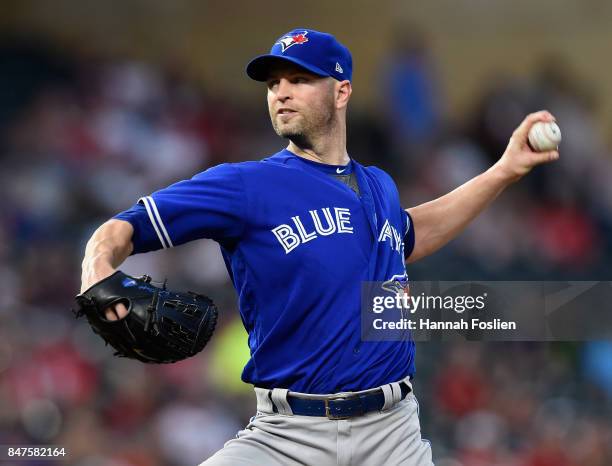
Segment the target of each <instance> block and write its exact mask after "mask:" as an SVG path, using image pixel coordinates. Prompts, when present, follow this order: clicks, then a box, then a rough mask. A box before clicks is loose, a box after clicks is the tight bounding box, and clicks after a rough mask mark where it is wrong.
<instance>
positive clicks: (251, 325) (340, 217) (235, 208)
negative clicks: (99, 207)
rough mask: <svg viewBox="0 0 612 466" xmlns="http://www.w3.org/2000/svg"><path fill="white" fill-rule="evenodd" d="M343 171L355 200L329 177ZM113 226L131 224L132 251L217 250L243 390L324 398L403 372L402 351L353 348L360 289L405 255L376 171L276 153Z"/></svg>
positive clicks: (203, 177)
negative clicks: (196, 246)
mask: <svg viewBox="0 0 612 466" xmlns="http://www.w3.org/2000/svg"><path fill="white" fill-rule="evenodd" d="M351 171H354V172H355V176H356V179H357V182H358V185H359V190H360V196H358V195H357V194H356V193H355V192H354V191H353V190H352V189H351V188H350V187H349V186H348V185H346V184H344V183H342V182H341V181H340V180H338V179H337V178H335V177H333V176H330V175H331V174H334V173H336V172H342V174H349V173H350V172H351ZM115 218H118V219H121V220H126V221H129V222H130V223H131V224H132V225H133V226H134V237H133V243H134V253H140V252H146V251H151V250H156V249H161V248H167V247H172V246H177V245H179V244H182V243H185V242H187V241H191V240H195V239H199V238H212V239H214V240H216V241H218V242H219V244H220V245H221V252H222V254H223V257H224V259H225V263H226V265H227V268H228V271H229V273H230V276H231V278H232V281H233V284H234V286H235V288H236V290H237V293H238V298H239V308H240V315H241V318H242V321H243V323H244V325H245V328H246V329H247V332H248V334H249V346H250V350H251V359H250V360H249V362H248V363H247V365H246V367H245V368H244V371H243V374H242V379H243V380H244V381H245V382H247V383H251V384H254V385H256V386H260V387H266V388H274V387H280V388H288V389H290V390H292V391H299V392H307V393H334V392H338V391H350V390H363V389H366V388H371V387H375V386H379V385H382V384H386V383H390V382H393V381H396V380H399V379H401V378H403V377H405V376H406V375H409V374H410V375H413V374H414V343H413V342H412V341H395V342H384V341H381V342H376V341H373V342H370V341H367V342H362V341H361V319H360V307H361V304H360V293H361V282H362V281H385V280H389V279H391V278H395V277H405V274H406V269H405V263H404V257H405V256H406V257H407V256H408V255H409V254H410V253H411V251H412V249H413V247H414V232H413V229H412V222H411V221H410V218H409V216H408V215H407V213H406V212H405V211H404V210H403V209H402V208H401V206H400V201H399V194H398V192H397V188H396V186H395V183H394V182H393V180H392V179H391V177H390V176H389V175H387V174H386V173H385V172H384V171H382V170H380V169H378V168H375V167H363V166H361V165H360V164H358V163H356V162H355V161H351V163H350V164H349V165H348V166H347V167H337V166H332V165H324V164H319V163H316V162H311V161H308V160H305V159H303V158H301V157H298V156H296V155H295V154H293V153H291V152H289V151H288V150H283V151H281V152H279V153H277V154H275V155H273V156H271V157H269V158H267V159H264V160H262V161H256V162H242V163H235V164H222V165H218V166H216V167H213V168H210V169H208V170H206V171H205V172H202V173H200V174H198V175H196V176H194V177H193V178H192V179H190V180H186V181H181V182H178V183H176V184H173V185H171V186H169V187H167V188H165V189H162V190H160V191H157V192H155V193H153V194H152V195H151V196H148V197H144V198H142V199H141V200H140V201H139V202H138V204H136V205H135V206H133V207H132V208H131V209H129V210H127V211H125V212H122V213H120V214H119V215H117V216H115ZM404 249H405V251H404Z"/></svg>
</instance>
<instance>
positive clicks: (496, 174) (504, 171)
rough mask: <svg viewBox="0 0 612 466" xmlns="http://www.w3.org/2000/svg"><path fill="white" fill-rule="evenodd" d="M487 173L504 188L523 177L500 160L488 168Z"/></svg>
mask: <svg viewBox="0 0 612 466" xmlns="http://www.w3.org/2000/svg"><path fill="white" fill-rule="evenodd" d="M487 173H489V175H490V176H491V177H492V178H493V179H495V180H496V182H497V183H499V184H500V185H501V186H502V187H503V188H505V187H507V186H510V185H511V184H513V183H516V182H517V181H518V180H520V179H521V175H519V174H518V173H516V172H515V171H513V170H510V169H508V167H506V166H505V165H504V164H503V162H502V161H501V160H500V161H498V162H497V163H495V164H494V165H493V166H492V167H491V168H489V169H488V170H487Z"/></svg>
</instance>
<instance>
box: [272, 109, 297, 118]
mask: <svg viewBox="0 0 612 466" xmlns="http://www.w3.org/2000/svg"><path fill="white" fill-rule="evenodd" d="M296 113H297V112H296V111H295V110H292V109H290V108H284V107H283V108H279V109H278V110H277V111H276V114H277V115H280V116H284V115H294V114H296Z"/></svg>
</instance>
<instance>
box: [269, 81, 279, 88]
mask: <svg viewBox="0 0 612 466" xmlns="http://www.w3.org/2000/svg"><path fill="white" fill-rule="evenodd" d="M267 85H268V89H272V88H273V87H274V86H276V85H278V79H269V80H268V81H267Z"/></svg>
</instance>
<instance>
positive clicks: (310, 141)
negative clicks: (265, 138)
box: [272, 99, 336, 149]
mask: <svg viewBox="0 0 612 466" xmlns="http://www.w3.org/2000/svg"><path fill="white" fill-rule="evenodd" d="M277 118H278V117H273V118H272V127H273V128H274V131H275V132H276V134H278V135H279V136H280V137H282V138H285V139H289V140H290V141H291V142H293V143H294V144H295V145H296V146H298V147H300V148H302V149H313V146H314V143H315V140H316V139H317V138H318V136H320V135H324V134H328V133H330V132H332V131H333V130H334V126H335V123H336V121H335V112H334V105H333V101H332V100H331V99H330V100H328V101H325V102H324V103H323V104H322V105H321V106H320V107H319V108H311V109H309V111H308V113H306V114H304V113H302V112H300V114H299V115H298V116H296V117H294V118H293V120H297V121H291V122H289V124H287V125H282V124H279V123H278V119H277Z"/></svg>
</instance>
